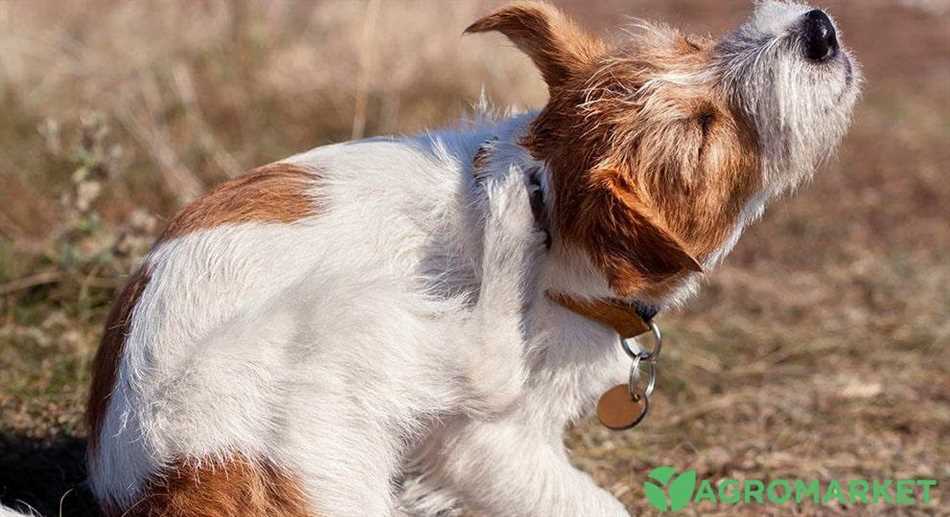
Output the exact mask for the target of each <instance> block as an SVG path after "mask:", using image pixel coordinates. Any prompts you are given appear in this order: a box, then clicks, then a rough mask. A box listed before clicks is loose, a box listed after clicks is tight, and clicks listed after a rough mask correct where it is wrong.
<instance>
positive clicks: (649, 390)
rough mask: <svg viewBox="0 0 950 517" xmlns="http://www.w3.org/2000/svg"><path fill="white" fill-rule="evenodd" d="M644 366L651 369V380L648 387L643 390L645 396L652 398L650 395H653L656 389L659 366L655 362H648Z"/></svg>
mask: <svg viewBox="0 0 950 517" xmlns="http://www.w3.org/2000/svg"><path fill="white" fill-rule="evenodd" d="M644 364H645V365H647V366H649V367H650V380H649V381H647V387H646V389H645V390H643V396H644V397H646V398H650V395H653V390H654V389H655V388H656V370H657V364H656V362H655V361H646V362H645V363H644Z"/></svg>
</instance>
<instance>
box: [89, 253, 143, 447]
mask: <svg viewBox="0 0 950 517" xmlns="http://www.w3.org/2000/svg"><path fill="white" fill-rule="evenodd" d="M148 281H149V272H148V268H147V266H142V267H141V268H139V270H138V271H136V272H135V273H133V274H132V276H131V277H129V281H128V282H127V283H126V285H125V288H124V289H122V293H121V294H119V297H118V298H117V299H116V300H115V302H114V303H113V304H112V309H111V310H110V311H109V315H108V317H106V325H105V332H104V333H103V335H102V341H101V342H100V343H99V349H98V350H97V351H96V357H95V359H93V362H92V383H91V385H90V387H89V401H88V404H87V406H86V425H87V426H88V429H89V445H88V450H89V451H90V452H92V451H94V450H95V449H96V448H97V447H98V446H99V434H100V433H101V431H102V424H103V421H104V419H105V416H106V409H108V407H109V397H110V396H111V395H112V391H113V390H114V389H115V383H116V376H117V375H118V370H119V361H120V360H121V358H122V351H123V350H124V348H125V340H126V338H127V337H128V335H129V326H130V325H131V323H132V311H133V310H134V309H135V306H136V304H138V301H139V298H141V296H142V292H143V291H144V290H145V286H146V285H148Z"/></svg>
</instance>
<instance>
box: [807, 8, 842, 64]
mask: <svg viewBox="0 0 950 517" xmlns="http://www.w3.org/2000/svg"><path fill="white" fill-rule="evenodd" d="M803 18H804V20H803V21H802V29H803V30H802V38H803V43H804V44H805V57H807V58H808V59H811V60H812V61H827V60H828V59H831V58H833V57H835V54H837V53H838V36H837V34H836V33H835V26H834V24H833V23H831V18H828V15H827V14H825V13H824V12H823V11H821V10H820V9H815V10H813V11H808V12H807V13H805V15H804V16H803Z"/></svg>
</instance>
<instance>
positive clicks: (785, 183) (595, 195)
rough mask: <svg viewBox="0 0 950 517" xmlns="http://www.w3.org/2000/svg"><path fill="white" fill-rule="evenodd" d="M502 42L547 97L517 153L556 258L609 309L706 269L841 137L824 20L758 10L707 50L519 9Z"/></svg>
mask: <svg viewBox="0 0 950 517" xmlns="http://www.w3.org/2000/svg"><path fill="white" fill-rule="evenodd" d="M492 30H496V31H500V32H502V33H504V34H505V35H506V36H507V37H508V38H509V39H511V40H512V41H513V42H514V43H515V44H516V45H517V46H518V47H519V48H520V49H521V50H522V51H524V52H525V53H527V54H528V55H529V56H530V57H531V59H532V60H533V61H534V63H535V64H536V65H537V67H538V68H539V69H540V71H541V74H542V76H543V78H544V80H545V82H546V83H547V85H548V88H549V92H550V99H549V102H548V104H547V105H546V106H545V107H544V109H543V110H542V111H541V112H540V113H539V114H538V116H537V118H536V119H535V120H534V121H533V123H532V124H531V127H530V129H529V130H528V133H527V134H526V135H525V136H524V137H523V139H522V142H521V143H522V145H524V146H525V147H526V148H527V149H528V150H529V151H530V152H531V154H532V155H534V157H535V158H537V159H539V160H541V161H543V162H544V163H545V164H546V167H547V168H548V170H549V181H550V185H549V187H550V190H549V195H550V196H551V197H552V198H553V199H552V202H551V203H550V210H551V213H550V214H549V215H550V221H551V229H552V232H553V235H554V239H555V246H558V247H562V248H563V249H565V250H580V251H582V252H584V254H585V255H586V256H587V258H589V260H590V262H591V264H593V266H595V268H596V270H597V271H598V272H599V273H601V274H603V275H604V277H605V279H606V282H607V285H608V286H609V288H610V289H611V290H612V292H613V293H614V294H616V295H618V296H639V297H645V298H660V297H663V296H664V295H665V294H668V293H669V292H670V291H671V290H672V289H673V288H675V287H677V286H679V285H682V284H683V282H684V280H685V279H687V278H688V277H690V276H691V275H690V274H691V273H693V272H699V271H702V269H703V268H704V267H710V266H712V265H714V264H715V263H717V262H718V261H719V260H720V259H721V257H722V256H724V255H725V253H727V252H728V251H729V249H731V247H732V245H733V244H734V243H735V240H736V239H737V237H738V235H739V234H740V233H741V230H742V228H743V227H744V226H745V225H746V224H747V223H748V222H750V221H751V220H754V219H755V218H756V217H758V216H759V214H761V211H762V209H763V207H764V202H765V201H766V200H768V199H769V198H771V197H773V196H775V195H778V194H781V193H783V192H787V191H789V190H791V189H793V188H794V187H795V186H797V185H799V184H801V183H802V182H803V181H804V180H806V179H808V178H809V177H811V175H812V173H813V171H814V170H815V168H816V167H817V166H818V165H819V164H820V162H821V161H822V160H823V159H824V158H825V157H827V156H828V155H829V154H830V153H831V152H832V151H833V149H834V148H835V146H836V144H837V143H838V141H839V140H840V138H841V137H842V135H843V134H844V132H845V130H846V128H847V126H848V123H849V119H850V113H851V109H852V107H853V105H854V103H855V100H856V99H857V97H858V91H859V83H860V76H859V71H858V67H857V65H856V63H855V62H854V60H853V59H852V58H851V56H850V55H849V53H848V51H847V50H845V48H844V47H843V46H842V45H841V42H840V39H839V37H838V34H837V31H836V27H835V25H834V22H833V21H832V20H831V18H829V17H828V16H827V15H826V14H825V13H824V12H822V11H820V10H813V9H811V8H809V7H806V6H804V5H801V4H793V3H785V2H775V1H771V2H765V3H761V4H759V5H758V6H757V8H756V10H755V13H754V14H753V16H752V18H751V19H750V20H749V21H748V22H747V23H745V24H744V25H742V26H741V27H739V28H738V29H737V30H735V31H734V32H732V33H730V34H727V35H726V36H724V37H723V38H721V39H720V40H718V41H713V40H710V39H707V38H704V37H694V36H686V35H683V34H681V33H679V32H677V31H676V30H673V29H671V28H668V27H663V26H656V25H648V24H643V25H640V26H638V27H636V28H635V29H634V30H633V31H631V32H630V33H628V34H627V37H626V38H624V40H623V41H621V42H619V43H616V44H608V43H606V42H604V41H602V40H600V39H598V38H597V37H594V36H592V35H589V34H587V33H585V32H584V31H582V30H581V29H579V28H578V27H577V25H575V24H574V23H573V22H572V21H571V20H569V19H568V18H567V17H565V16H564V15H563V14H562V13H560V12H559V11H558V10H557V9H555V8H553V7H551V6H549V5H547V4H543V3H534V2H530V3H520V4H516V5H513V6H510V7H507V8H503V9H501V10H499V11H497V12H495V13H493V14H491V15H489V16H486V17H485V18H482V19H481V20H479V21H477V22H476V23H474V24H473V25H472V26H471V27H469V28H468V29H467V32H484V31H492Z"/></svg>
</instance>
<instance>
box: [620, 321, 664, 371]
mask: <svg viewBox="0 0 950 517" xmlns="http://www.w3.org/2000/svg"><path fill="white" fill-rule="evenodd" d="M647 325H649V326H650V333H651V334H653V350H649V351H643V350H637V351H634V350H633V348H632V347H631V346H630V342H631V341H634V340H635V339H636V338H637V336H635V337H631V338H625V339H621V340H620V344H621V346H623V351H624V352H626V354H627V355H628V356H629V357H630V359H642V360H644V361H651V362H655V361H656V360H657V358H658V357H660V350H661V349H662V348H663V335H662V334H661V333H660V326H659V325H657V324H656V322H655V321H653V320H650V321H649V322H647ZM637 348H638V349H639V348H640V347H639V346H637Z"/></svg>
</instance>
